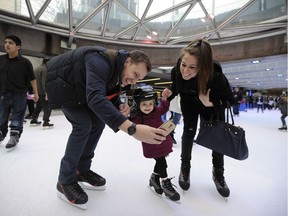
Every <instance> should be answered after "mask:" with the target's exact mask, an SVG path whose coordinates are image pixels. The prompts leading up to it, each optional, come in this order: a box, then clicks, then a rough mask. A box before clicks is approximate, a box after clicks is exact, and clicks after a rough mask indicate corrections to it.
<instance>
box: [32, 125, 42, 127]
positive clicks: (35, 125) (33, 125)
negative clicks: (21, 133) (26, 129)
mask: <svg viewBox="0 0 288 216" xmlns="http://www.w3.org/2000/svg"><path fill="white" fill-rule="evenodd" d="M40 125H41V124H30V127H36V126H40Z"/></svg>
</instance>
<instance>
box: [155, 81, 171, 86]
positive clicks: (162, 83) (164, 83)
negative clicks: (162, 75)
mask: <svg viewBox="0 0 288 216" xmlns="http://www.w3.org/2000/svg"><path fill="white" fill-rule="evenodd" d="M168 84H172V81H169V82H159V83H154V85H168Z"/></svg>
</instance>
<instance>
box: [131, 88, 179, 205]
mask: <svg viewBox="0 0 288 216" xmlns="http://www.w3.org/2000/svg"><path fill="white" fill-rule="evenodd" d="M167 90H168V89H166V90H165V91H164V92H162V99H161V102H160V104H159V105H158V106H157V92H155V91H154V90H153V89H149V90H147V89H141V88H138V89H136V90H135V92H134V96H133V100H134V103H135V106H134V107H133V108H132V111H131V114H130V120H131V121H133V122H134V123H136V124H145V125H149V126H152V127H155V128H158V127H160V126H161V125H162V123H163V122H162V119H161V116H162V115H163V114H165V113H166V112H167V111H168V109H169V105H170V102H169V101H167V97H169V95H171V92H170V90H168V91H167ZM172 146H173V140H172V138H171V136H170V135H168V136H167V137H166V140H164V141H163V142H162V143H161V144H160V145H151V144H148V143H145V142H142V147H143V154H144V157H146V158H154V159H155V161H156V163H155V166H154V170H153V173H152V174H151V178H150V180H149V186H151V187H153V188H154V190H155V192H156V193H157V194H159V195H161V194H162V193H163V192H164V194H165V196H166V197H167V198H169V199H171V200H173V201H178V200H180V195H179V193H177V191H176V190H175V189H174V187H173V185H172V184H171V179H172V178H168V177H167V176H168V175H167V163H166V156H168V154H169V153H170V152H172ZM160 179H161V184H160Z"/></svg>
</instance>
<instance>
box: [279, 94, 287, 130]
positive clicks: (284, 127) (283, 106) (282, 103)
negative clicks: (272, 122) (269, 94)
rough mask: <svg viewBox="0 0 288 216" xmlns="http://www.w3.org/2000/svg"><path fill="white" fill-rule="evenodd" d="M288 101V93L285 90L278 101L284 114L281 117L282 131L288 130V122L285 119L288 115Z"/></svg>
mask: <svg viewBox="0 0 288 216" xmlns="http://www.w3.org/2000/svg"><path fill="white" fill-rule="evenodd" d="M287 103H288V100H287V94H286V92H283V93H282V95H281V96H280V99H279V100H278V102H277V106H278V107H279V109H280V112H281V114H282V115H281V117H280V119H281V123H282V127H280V128H278V130H280V131H287V124H286V121H285V118H286V117H287Z"/></svg>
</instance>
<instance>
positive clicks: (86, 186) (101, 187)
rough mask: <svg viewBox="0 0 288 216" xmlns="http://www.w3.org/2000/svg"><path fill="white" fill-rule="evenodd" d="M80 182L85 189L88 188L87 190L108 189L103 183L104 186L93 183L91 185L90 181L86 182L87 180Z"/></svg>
mask: <svg viewBox="0 0 288 216" xmlns="http://www.w3.org/2000/svg"><path fill="white" fill-rule="evenodd" d="M78 183H79V185H80V186H81V187H82V188H83V189H86V190H97V191H104V190H106V187H105V185H103V186H93V185H90V184H89V183H86V182H78Z"/></svg>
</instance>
